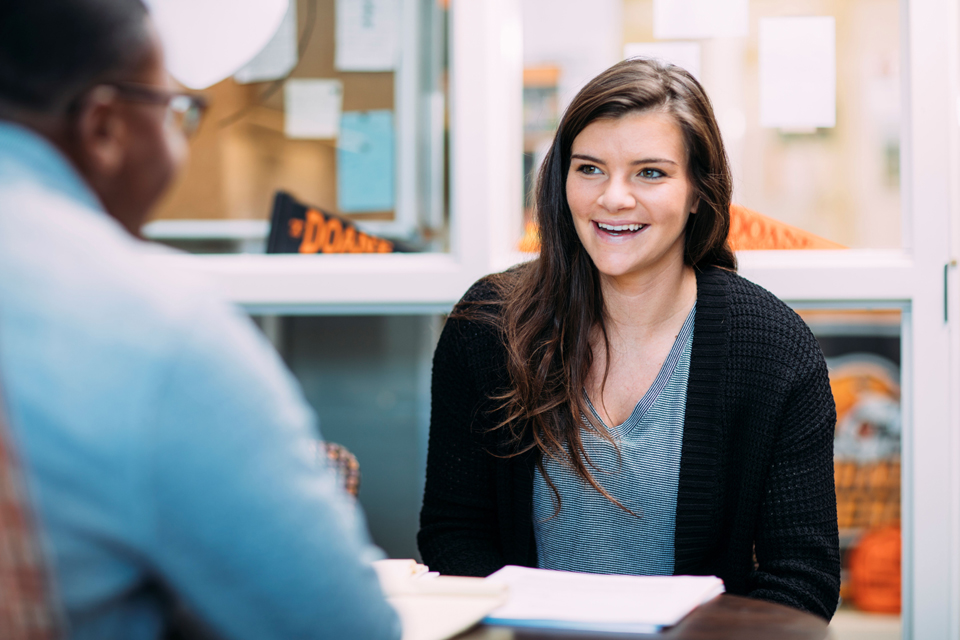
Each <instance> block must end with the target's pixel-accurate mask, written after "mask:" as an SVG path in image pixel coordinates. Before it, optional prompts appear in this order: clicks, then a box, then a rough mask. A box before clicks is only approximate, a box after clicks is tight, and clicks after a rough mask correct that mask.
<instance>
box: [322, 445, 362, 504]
mask: <svg viewBox="0 0 960 640" xmlns="http://www.w3.org/2000/svg"><path fill="white" fill-rule="evenodd" d="M317 454H318V455H320V456H323V457H324V458H325V459H326V461H327V464H328V465H330V467H331V468H332V469H333V470H334V471H336V473H337V476H338V477H339V478H340V482H341V483H342V485H343V488H344V490H345V491H346V492H347V493H349V494H350V495H351V496H353V497H354V498H356V497H357V496H358V495H359V494H360V463H359V462H357V457H356V456H355V455H353V454H352V453H350V451H349V450H348V449H347V448H346V447H344V446H343V445H340V444H337V443H335V442H321V443H320V446H319V447H318V448H317Z"/></svg>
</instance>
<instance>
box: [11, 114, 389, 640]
mask: <svg viewBox="0 0 960 640" xmlns="http://www.w3.org/2000/svg"><path fill="white" fill-rule="evenodd" d="M155 251H156V249H154V248H151V247H150V245H148V244H147V243H144V242H141V241H138V240H136V239H134V238H132V237H130V236H129V234H127V233H126V232H125V231H124V230H123V228H122V227H121V226H120V225H119V224H117V223H116V222H115V221H114V220H113V219H112V218H110V217H109V216H107V215H106V214H105V213H104V212H103V210H102V207H101V205H100V203H99V202H98V200H97V198H96V197H95V196H94V194H93V193H92V192H91V191H90V190H89V189H88V188H87V186H86V185H85V183H84V182H83V180H82V179H81V178H80V176H79V175H78V174H77V173H76V172H75V171H74V170H73V168H72V167H71V165H70V164H69V163H68V162H67V161H66V160H65V159H64V158H63V157H62V156H61V155H60V154H59V153H58V152H57V151H56V150H55V149H54V148H53V147H52V146H51V145H49V144H48V143H47V142H46V141H45V140H44V139H42V138H40V137H38V136H36V135H34V134H33V133H31V132H29V131H27V130H26V129H23V128H20V127H16V126H13V125H10V124H7V123H3V122H0V384H2V386H3V388H4V391H5V399H6V405H7V410H8V413H9V417H10V420H11V422H12V426H13V432H14V433H13V436H14V445H15V447H16V449H17V451H18V453H19V456H20V459H21V463H22V465H23V466H24V468H25V476H26V481H27V485H28V489H29V491H30V494H31V497H32V501H33V504H34V505H35V508H36V514H37V518H38V520H39V523H40V525H41V527H42V531H43V534H44V543H45V547H46V551H47V554H48V556H49V561H50V564H51V571H52V573H53V575H54V579H55V587H56V589H57V590H58V592H59V593H58V596H59V599H60V601H61V603H62V605H63V608H64V610H65V613H66V617H67V623H68V624H69V631H70V637H73V638H80V639H85V638H91V639H93V638H96V639H97V640H105V639H110V638H117V639H123V640H140V639H154V638H156V637H158V635H159V633H160V632H161V629H162V625H163V623H164V618H165V616H166V614H167V613H168V612H167V607H166V605H165V604H164V601H165V599H164V597H163V593H164V592H166V593H170V592H172V593H174V594H176V595H177V596H178V597H179V598H180V599H181V600H182V601H183V602H184V603H186V605H187V606H188V607H189V609H191V610H192V611H193V612H194V613H195V614H196V615H197V616H198V617H199V618H200V619H201V620H203V621H204V622H205V623H206V624H207V625H208V626H209V627H210V628H211V629H212V630H214V631H215V632H216V633H218V634H219V635H222V636H224V637H227V638H239V639H244V638H250V639H251V640H253V639H256V640H265V639H270V638H321V637H322V638H397V637H399V635H400V628H399V623H398V620H397V617H396V614H395V613H394V611H393V610H392V609H391V608H390V607H389V605H388V604H386V602H385V601H384V600H383V596H382V593H381V591H380V588H379V586H378V583H377V580H376V577H375V574H374V571H373V569H372V568H371V567H370V565H369V561H370V560H371V559H373V558H375V557H376V556H377V554H378V553H379V552H378V550H377V549H376V548H375V547H373V546H371V545H370V543H369V541H368V538H367V535H366V527H365V523H364V521H363V517H362V514H360V513H359V510H358V509H357V508H355V507H354V506H353V504H352V503H351V502H350V501H349V500H348V499H346V498H345V497H344V496H343V494H342V492H341V491H340V490H339V489H338V488H337V486H336V483H335V480H334V478H333V474H332V472H330V471H329V470H328V469H326V468H325V467H324V466H323V465H322V464H318V463H317V462H316V459H315V456H314V455H313V454H312V452H311V440H312V438H313V437H314V436H315V434H316V430H315V426H314V416H313V414H312V412H311V411H310V410H309V408H308V407H307V405H306V404H305V402H304V400H303V398H302V397H301V393H300V391H299V389H298V387H297V385H296V384H295V382H294V380H293V379H292V377H291V376H290V374H289V373H288V372H287V370H286V369H285V368H284V366H283V364H282V363H281V361H280V359H279V358H278V357H277V355H276V353H275V352H274V351H273V350H272V348H271V347H270V345H269V344H268V343H267V342H266V341H265V340H264V339H263V338H262V337H261V336H260V335H259V334H258V332H257V331H256V330H255V328H254V327H253V326H252V325H251V323H250V322H249V320H248V319H247V318H245V317H243V316H242V314H240V313H239V312H237V311H236V310H235V309H233V308H232V307H230V306H228V305H226V304H224V303H223V302H222V301H221V300H220V298H219V296H218V295H217V294H216V292H215V291H214V290H213V289H212V288H211V287H209V286H208V285H206V284H204V283H200V282H197V278H196V277H195V276H193V275H190V274H187V273H177V272H173V271H172V270H171V269H169V268H166V267H165V268H164V269H162V270H161V269H160V268H158V267H157V266H156V264H155V261H153V260H151V256H150V254H151V253H153V252H155Z"/></svg>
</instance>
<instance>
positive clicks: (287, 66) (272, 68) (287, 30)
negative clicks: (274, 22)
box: [233, 2, 297, 83]
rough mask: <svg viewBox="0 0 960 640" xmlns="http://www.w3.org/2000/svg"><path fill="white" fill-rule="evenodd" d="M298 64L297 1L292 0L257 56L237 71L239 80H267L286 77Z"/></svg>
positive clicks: (244, 81) (243, 81)
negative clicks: (281, 19)
mask: <svg viewBox="0 0 960 640" xmlns="http://www.w3.org/2000/svg"><path fill="white" fill-rule="evenodd" d="M295 66H297V3H296V2H291V3H290V7H289V8H288V9H287V13H286V14H285V15H284V16H283V21H282V22H281V23H280V26H279V27H278V28H277V32H276V33H275V34H273V38H272V39H271V40H270V42H268V43H267V46H265V47H264V48H263V49H262V50H261V51H260V53H258V54H257V56H256V57H255V58H254V59H253V60H251V61H250V62H248V63H247V65H246V66H245V67H243V68H242V69H240V70H239V71H237V73H236V74H234V76H233V78H234V80H236V81H237V82H241V83H248V82H265V81H268V80H278V79H280V78H285V77H286V76H287V74H289V73H290V72H291V71H293V68H294V67H295Z"/></svg>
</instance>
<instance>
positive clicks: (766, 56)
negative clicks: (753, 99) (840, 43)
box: [759, 16, 837, 129]
mask: <svg viewBox="0 0 960 640" xmlns="http://www.w3.org/2000/svg"><path fill="white" fill-rule="evenodd" d="M759 49H760V126H762V127H778V128H782V129H811V128H815V127H833V126H835V125H836V122H837V56H836V25H835V23H834V19H833V18H832V17H829V16H817V17H801V18H762V19H761V20H760V42H759Z"/></svg>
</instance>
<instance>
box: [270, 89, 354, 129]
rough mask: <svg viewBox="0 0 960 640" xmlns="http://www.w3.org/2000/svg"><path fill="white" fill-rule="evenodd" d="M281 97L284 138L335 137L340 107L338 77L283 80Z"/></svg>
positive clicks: (341, 97)
mask: <svg viewBox="0 0 960 640" xmlns="http://www.w3.org/2000/svg"><path fill="white" fill-rule="evenodd" d="M283 99H284V116H285V117H284V131H285V133H286V135H287V137H288V138H305V139H310V138H336V137H337V135H338V134H339V132H340V112H341V110H342V108H343V84H342V83H341V82H340V81H339V80H325V79H301V78H297V79H291V80H287V82H286V83H285V85H284V93H283Z"/></svg>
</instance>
